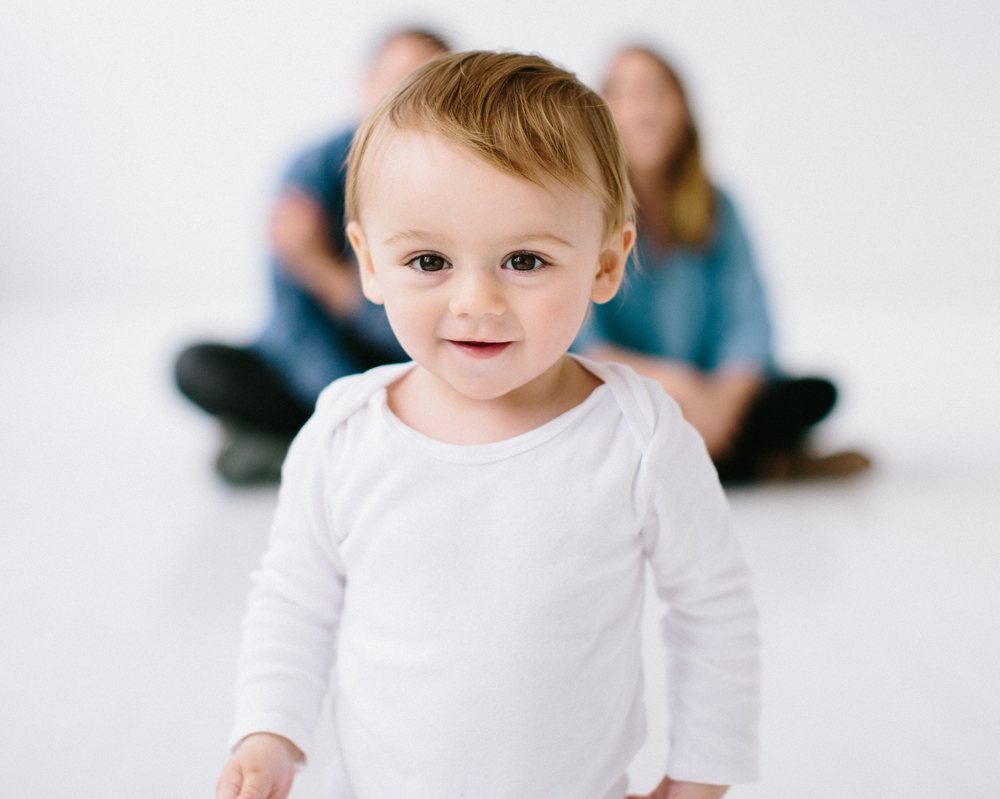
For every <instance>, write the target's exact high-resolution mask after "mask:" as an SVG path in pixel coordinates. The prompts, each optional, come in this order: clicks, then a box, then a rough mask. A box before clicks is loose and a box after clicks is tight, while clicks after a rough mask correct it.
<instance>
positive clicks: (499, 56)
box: [346, 51, 635, 235]
mask: <svg viewBox="0 0 1000 799" xmlns="http://www.w3.org/2000/svg"><path fill="white" fill-rule="evenodd" d="M389 130H420V131H425V132H428V133H434V134H437V135H440V136H442V137H444V138H445V139H447V140H449V141H453V142H456V143H458V144H461V145H463V146H465V147H468V148H469V149H470V150H472V152H474V153H475V154H476V155H478V156H479V157H480V158H482V159H483V160H485V161H486V162H487V163H489V164H490V165H492V166H494V167H496V168H497V169H499V170H501V171H502V172H506V173H508V174H510V175H514V176H516V177H520V178H523V179H525V180H528V181H530V182H532V183H535V184H537V185H540V186H545V184H546V180H554V181H556V182H559V183H562V184H564V185H569V186H575V187H579V188H581V189H583V190H585V191H587V192H589V193H590V194H592V195H593V196H594V197H595V199H597V200H598V201H599V202H600V204H601V207H602V210H603V214H604V232H605V235H607V234H609V233H611V232H612V231H615V230H619V229H621V227H622V226H623V225H624V224H625V223H626V222H631V221H633V220H634V217H635V211H634V201H633V198H632V190H631V188H630V187H629V183H628V171H627V166H626V164H625V153H624V151H623V150H622V145H621V142H620V141H619V138H618V130H617V129H616V128H615V123H614V119H613V117H612V116H611V111H610V109H609V108H608V105H607V103H605V101H604V100H603V99H602V98H601V97H600V96H599V95H598V94H596V93H595V92H594V91H592V90H591V89H588V88H587V87H586V86H584V85H583V84H582V83H580V81H579V80H577V78H576V76H575V75H573V74H572V73H570V72H567V71H565V70H563V69H560V68H558V67H556V66H554V65H553V64H552V63H550V62H549V61H546V60H545V59H544V58H541V57H540V56H534V55H521V54H518V53H491V52H482V51H474V52H466V53H455V54H453V55H449V56H443V57H441V58H437V59H435V60H433V61H431V62H429V63H427V64H425V65H424V66H422V67H420V68H419V69H417V70H415V71H414V72H413V73H412V74H411V75H410V76H409V77H408V78H406V79H405V80H403V81H402V82H401V83H400V84H399V85H398V86H397V87H396V89H394V90H393V91H392V92H391V93H390V94H389V95H388V96H387V97H385V98H384V99H383V100H382V102H380V103H379V105H378V106H377V107H376V108H375V110H374V111H373V112H372V113H371V115H369V117H368V118H367V119H366V120H365V121H364V122H363V123H362V125H361V127H360V128H359V129H358V131H357V133H356V134H355V135H354V141H353V142H352V144H351V152H350V155H349V156H348V160H347V197H346V206H347V216H348V218H349V219H357V218H358V214H359V210H360V207H361V204H362V197H363V192H364V189H365V180H364V177H365V169H366V165H367V162H368V161H369V160H370V158H371V156H372V151H373V150H374V149H377V148H378V147H379V146H381V145H382V144H383V142H384V140H385V138H386V137H385V134H386V133H387V132H388V131H389ZM595 167H596V179H595V176H594V172H595V169H594V168H595Z"/></svg>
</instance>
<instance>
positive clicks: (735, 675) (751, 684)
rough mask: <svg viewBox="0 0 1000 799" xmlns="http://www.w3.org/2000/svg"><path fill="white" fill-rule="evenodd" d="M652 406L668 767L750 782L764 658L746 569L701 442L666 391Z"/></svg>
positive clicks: (649, 469)
mask: <svg viewBox="0 0 1000 799" xmlns="http://www.w3.org/2000/svg"><path fill="white" fill-rule="evenodd" d="M658 416H659V419H658V422H657V425H656V427H655V429H654V433H653V436H652V439H651V441H650V444H649V448H648V450H647V452H646V456H645V458H644V461H643V472H644V475H643V476H644V480H645V484H646V486H647V489H648V492H649V493H648V503H649V504H648V506H647V507H648V515H647V523H646V524H645V525H644V528H643V540H644V546H645V551H646V556H647V558H648V560H649V563H650V565H651V566H652V571H653V574H654V578H655V581H656V589H657V593H658V594H659V596H660V598H661V599H663V601H664V602H665V603H666V605H667V612H666V615H665V616H664V618H663V623H662V632H663V638H664V641H665V644H666V649H667V662H668V694H667V695H668V698H669V713H670V720H671V721H670V723H671V730H670V757H669V762H668V767H667V774H669V775H670V777H672V778H673V779H675V780H690V781H694V782H705V783H711V784H718V785H731V784H733V783H739V782H751V781H753V780H754V779H756V777H757V725H758V716H759V704H760V700H759V693H760V687H759V682H760V677H759V672H760V667H759V641H758V636H757V611H756V607H755V605H754V601H753V595H752V592H751V588H750V575H749V571H748V569H747V567H746V564H745V563H744V560H743V556H742V553H741V551H740V548H739V545H738V543H737V541H736V539H735V537H734V535H733V533H732V529H731V522H730V514H729V508H728V505H727V503H726V499H725V495H724V494H723V491H722V488H721V487H720V485H719V481H718V478H717V476H716V473H715V469H714V467H713V466H712V463H711V460H710V459H709V457H708V453H707V452H706V450H705V446H704V443H703V442H702V440H701V438H700V437H699V436H698V434H697V433H696V432H695V430H694V428H692V427H691V426H690V425H689V424H688V423H687V422H685V421H684V420H683V418H682V416H681V413H680V410H679V409H678V408H677V406H676V404H675V403H674V402H673V401H672V400H669V398H664V399H663V403H662V406H661V411H660V413H659V414H658Z"/></svg>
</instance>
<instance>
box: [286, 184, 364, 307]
mask: <svg viewBox="0 0 1000 799" xmlns="http://www.w3.org/2000/svg"><path fill="white" fill-rule="evenodd" d="M271 246H272V247H273V248H274V252H275V254H276V255H277V256H278V260H279V261H280V263H281V265H282V267H283V268H284V270H285V272H286V273H287V274H288V276H289V277H290V278H292V280H294V281H295V282H296V283H298V284H299V285H300V286H302V288H304V289H305V290H306V291H308V292H309V293H310V294H312V295H313V296H314V297H315V298H316V299H317V300H319V302H320V303H321V304H322V305H323V306H324V307H325V308H326V309H327V310H328V311H329V312H330V313H332V314H333V315H334V316H338V317H349V316H351V314H353V313H354V312H355V311H356V310H357V308H358V306H359V305H360V303H361V284H360V281H359V280H358V272H357V269H355V268H354V265H353V264H351V263H349V262H347V261H344V260H343V259H342V258H340V257H339V256H338V255H337V254H335V253H334V252H333V251H332V250H331V249H330V232H329V231H328V230H327V228H326V219H325V218H324V216H323V209H322V208H321V207H320V205H319V203H318V202H316V200H314V199H312V198H311V197H309V196H308V195H306V194H304V193H303V192H301V191H298V190H296V189H288V190H286V191H285V192H284V193H283V194H282V195H281V196H280V197H279V198H278V202H277V204H276V205H275V207H274V214H273V215H272V217H271Z"/></svg>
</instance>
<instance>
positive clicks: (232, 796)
mask: <svg viewBox="0 0 1000 799" xmlns="http://www.w3.org/2000/svg"><path fill="white" fill-rule="evenodd" d="M242 787H243V772H242V771H241V770H240V769H239V768H238V767H237V766H235V765H233V764H232V763H227V764H226V767H225V768H224V769H223V770H222V774H220V775H219V781H218V782H217V783H216V784H215V799H236V797H237V796H239V795H240V788H242Z"/></svg>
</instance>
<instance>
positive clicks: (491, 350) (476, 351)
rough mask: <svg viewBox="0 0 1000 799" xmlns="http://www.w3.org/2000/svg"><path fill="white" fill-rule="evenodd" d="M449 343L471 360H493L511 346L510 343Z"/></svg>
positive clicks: (452, 341) (451, 340)
mask: <svg viewBox="0 0 1000 799" xmlns="http://www.w3.org/2000/svg"><path fill="white" fill-rule="evenodd" d="M449 342H450V343H451V344H453V345H454V346H455V347H457V348H458V349H459V350H461V352H462V353H464V354H465V355H468V356H469V357H471V358H481V359H486V358H492V357H494V356H495V355H499V354H500V353H501V352H503V351H504V350H505V349H507V347H508V346H509V345H510V342H509V341H456V340H453V339H449Z"/></svg>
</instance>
